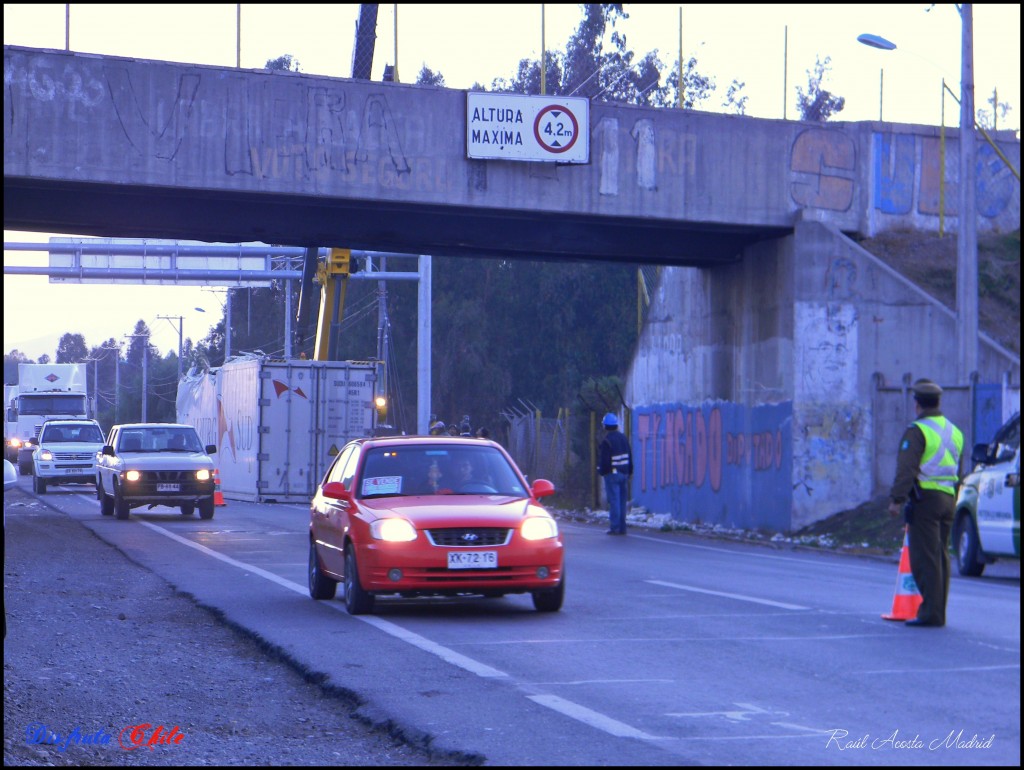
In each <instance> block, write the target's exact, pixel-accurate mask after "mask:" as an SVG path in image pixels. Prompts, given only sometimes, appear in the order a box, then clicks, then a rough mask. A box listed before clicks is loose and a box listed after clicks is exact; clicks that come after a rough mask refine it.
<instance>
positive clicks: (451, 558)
mask: <svg viewBox="0 0 1024 770" xmlns="http://www.w3.org/2000/svg"><path fill="white" fill-rule="evenodd" d="M497 566H498V552H497V551H449V552H448V569H494V568H495V567H497Z"/></svg>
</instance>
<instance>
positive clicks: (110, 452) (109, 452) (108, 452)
mask: <svg viewBox="0 0 1024 770" xmlns="http://www.w3.org/2000/svg"><path fill="white" fill-rule="evenodd" d="M103 454H105V455H107V456H108V457H113V456H114V447H112V446H110V444H107V445H106V446H104V447H103Z"/></svg>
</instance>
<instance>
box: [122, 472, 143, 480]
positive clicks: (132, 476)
mask: <svg viewBox="0 0 1024 770" xmlns="http://www.w3.org/2000/svg"><path fill="white" fill-rule="evenodd" d="M124 478H125V481H138V480H139V479H141V478H142V473H141V472H140V471H125V472H124Z"/></svg>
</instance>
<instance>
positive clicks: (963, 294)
mask: <svg viewBox="0 0 1024 770" xmlns="http://www.w3.org/2000/svg"><path fill="white" fill-rule="evenodd" d="M959 10H960V28H961V35H960V196H959V211H958V212H957V215H958V219H959V223H958V226H957V238H956V246H957V260H956V332H957V361H958V363H959V368H958V371H957V375H958V379H959V380H960V381H961V382H964V381H967V380H969V378H970V377H971V375H972V374H974V373H975V372H976V371H977V369H978V229H977V228H978V222H977V212H976V211H975V202H976V199H975V189H974V185H975V168H974V163H975V154H976V153H975V146H974V142H975V135H974V13H973V10H972V6H971V4H970V3H963V4H961V5H960V6H959ZM857 40H858V41H859V42H861V43H863V44H864V45H868V46H871V47H873V48H879V49H882V50H885V51H892V50H895V48H896V44H895V43H892V42H890V41H889V40H886V39H885V38H884V37H881V36H879V35H871V34H863V35H859V36H858V37H857ZM879 113H881V107H879ZM940 173H942V174H945V168H943V169H940ZM941 213H942V212H941V211H940V214H941Z"/></svg>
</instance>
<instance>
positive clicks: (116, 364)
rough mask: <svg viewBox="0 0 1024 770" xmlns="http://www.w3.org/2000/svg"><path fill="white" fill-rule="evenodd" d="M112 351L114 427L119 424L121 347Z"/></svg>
mask: <svg viewBox="0 0 1024 770" xmlns="http://www.w3.org/2000/svg"><path fill="white" fill-rule="evenodd" d="M113 350H114V425H117V424H118V423H120V422H121V420H120V419H119V417H120V414H121V346H120V345H118V346H117V347H116V348H114V349H113Z"/></svg>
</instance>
